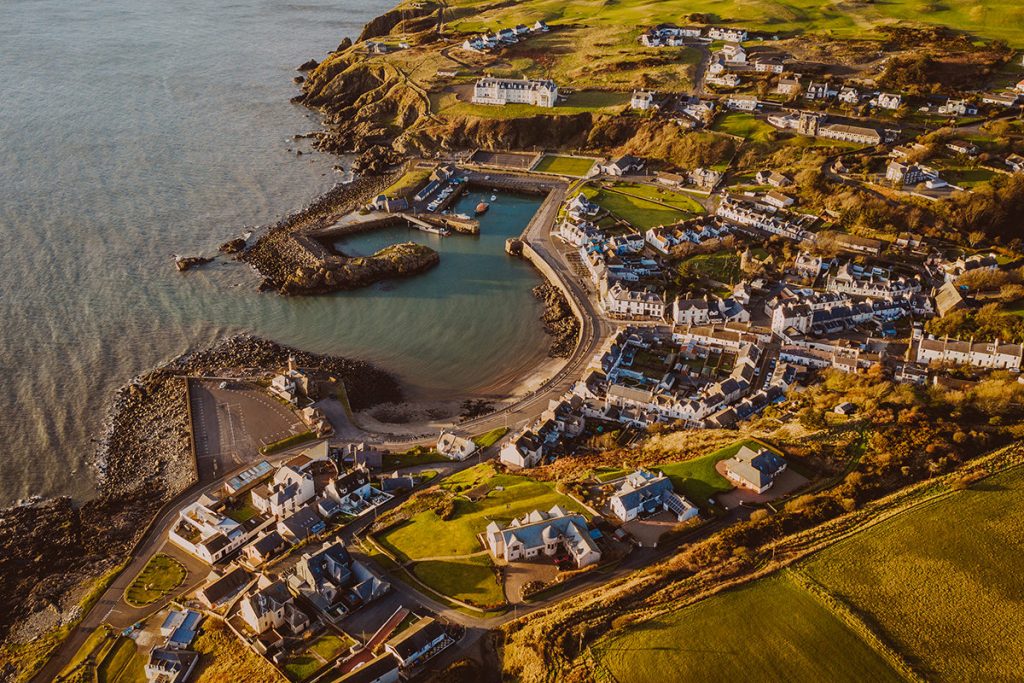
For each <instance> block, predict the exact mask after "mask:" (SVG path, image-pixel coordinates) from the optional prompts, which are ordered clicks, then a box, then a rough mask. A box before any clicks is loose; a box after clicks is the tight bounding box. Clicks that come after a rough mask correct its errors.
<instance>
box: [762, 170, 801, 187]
mask: <svg viewBox="0 0 1024 683" xmlns="http://www.w3.org/2000/svg"><path fill="white" fill-rule="evenodd" d="M754 179H755V180H756V181H757V184H758V185H771V186H772V187H785V186H786V185H792V184H793V181H792V180H790V179H789V178H787V177H786V176H784V175H783V174H781V173H779V172H778V171H768V170H764V171H758V172H757V175H756V176H754Z"/></svg>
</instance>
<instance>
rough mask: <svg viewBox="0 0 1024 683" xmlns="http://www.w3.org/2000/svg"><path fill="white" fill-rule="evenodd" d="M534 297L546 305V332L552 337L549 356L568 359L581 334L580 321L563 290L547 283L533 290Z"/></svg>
mask: <svg viewBox="0 0 1024 683" xmlns="http://www.w3.org/2000/svg"><path fill="white" fill-rule="evenodd" d="M532 292H533V295H534V296H535V297H537V298H538V299H540V300H541V301H542V302H543V303H544V315H543V316H541V320H542V321H544V331H545V332H547V333H548V334H550V335H551V336H552V339H551V346H550V348H549V349H548V355H549V356H551V357H552V358H568V357H569V356H571V355H572V352H573V349H574V348H575V347H576V339H577V338H578V337H579V333H580V321H579V320H577V319H576V316H575V315H573V312H572V309H571V308H570V307H569V302H568V301H566V300H565V295H564V294H562V292H561V290H559V289H558V288H557V287H555V286H554V285H552V284H551V283H548V282H545V283H544V284H542V285H537V286H536V287H534V288H533V290H532Z"/></svg>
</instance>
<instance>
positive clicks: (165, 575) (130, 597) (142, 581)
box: [124, 553, 188, 607]
mask: <svg viewBox="0 0 1024 683" xmlns="http://www.w3.org/2000/svg"><path fill="white" fill-rule="evenodd" d="M187 575H188V571H186V569H185V567H183V566H182V564H181V563H180V562H178V561H177V560H175V559H174V558H173V557H170V556H169V555H164V554H162V553H161V554H157V555H154V556H153V557H151V558H150V559H149V562H147V563H146V566H145V567H143V568H142V571H140V572H139V574H138V576H136V577H135V578H134V579H133V580H132V582H131V584H130V585H129V586H128V588H127V590H125V592H124V601H125V602H127V603H128V604H129V605H134V606H136V607H142V606H145V605H151V604H153V603H154V602H156V601H157V600H159V599H160V598H162V597H164V596H165V595H167V594H168V593H170V592H171V591H173V590H174V589H175V588H177V587H178V586H180V585H181V584H182V583H183V582H184V581H185V577H186V576H187Z"/></svg>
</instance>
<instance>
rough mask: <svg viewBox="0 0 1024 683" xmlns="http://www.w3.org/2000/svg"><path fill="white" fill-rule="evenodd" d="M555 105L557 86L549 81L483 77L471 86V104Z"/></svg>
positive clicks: (556, 101)
mask: <svg viewBox="0 0 1024 683" xmlns="http://www.w3.org/2000/svg"><path fill="white" fill-rule="evenodd" d="M557 103H558V86H557V85H555V82H554V81H550V80H530V79H527V78H521V79H519V78H493V77H491V76H484V77H483V78H481V79H480V80H478V81H477V82H476V84H475V85H474V86H473V104H492V105H499V106H501V105H506V104H530V105H533V106H535V107H554V106H555V105H556V104H557Z"/></svg>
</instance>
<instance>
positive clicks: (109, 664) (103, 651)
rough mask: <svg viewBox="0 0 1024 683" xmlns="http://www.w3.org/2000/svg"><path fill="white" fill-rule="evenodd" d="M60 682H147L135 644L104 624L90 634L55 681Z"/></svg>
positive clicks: (143, 666)
mask: <svg viewBox="0 0 1024 683" xmlns="http://www.w3.org/2000/svg"><path fill="white" fill-rule="evenodd" d="M57 680H58V681H61V682H68V683H70V682H72V681H74V682H78V681H93V682H94V683H135V682H136V681H139V682H142V681H145V680H146V672H145V663H144V661H143V658H142V655H141V654H139V651H138V648H137V647H136V646H135V641H133V640H131V639H130V638H125V637H124V636H122V635H121V634H120V632H118V631H116V630H114V629H113V628H111V627H110V626H107V625H106V624H104V625H102V626H100V627H99V628H97V629H96V630H95V631H93V632H92V633H91V634H89V637H88V639H86V641H85V643H84V644H83V645H82V647H81V648H79V650H78V652H77V653H75V656H74V657H73V658H72V659H71V661H70V662H69V663H68V665H67V666H66V667H65V668H64V670H63V671H61V673H60V675H59V676H58V677H57Z"/></svg>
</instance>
